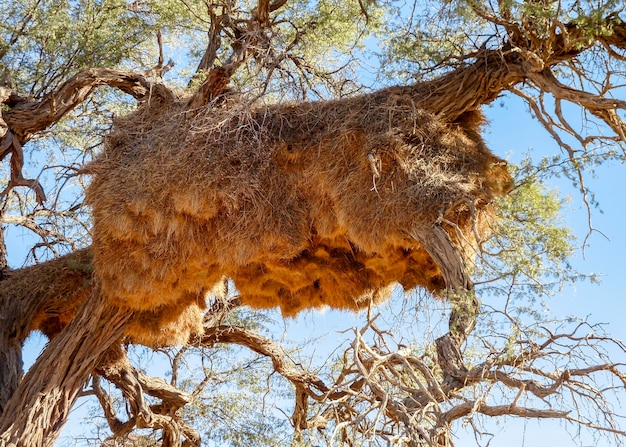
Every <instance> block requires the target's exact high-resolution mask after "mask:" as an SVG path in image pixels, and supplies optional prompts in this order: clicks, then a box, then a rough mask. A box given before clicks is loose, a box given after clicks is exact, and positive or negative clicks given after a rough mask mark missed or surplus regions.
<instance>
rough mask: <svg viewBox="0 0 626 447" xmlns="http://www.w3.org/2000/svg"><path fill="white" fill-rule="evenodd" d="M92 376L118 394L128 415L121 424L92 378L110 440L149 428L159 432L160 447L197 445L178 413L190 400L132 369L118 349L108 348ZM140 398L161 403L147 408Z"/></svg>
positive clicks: (165, 383) (191, 429)
mask: <svg viewBox="0 0 626 447" xmlns="http://www.w3.org/2000/svg"><path fill="white" fill-rule="evenodd" d="M96 372H97V373H98V374H100V375H101V376H102V377H104V378H105V379H107V380H108V381H109V382H111V383H113V384H114V385H115V386H116V387H117V388H118V389H119V390H120V391H121V392H122V394H123V396H124V398H125V400H126V402H127V403H128V406H129V407H130V411H131V414H132V416H131V417H130V418H129V420H128V421H127V422H125V423H122V422H121V421H120V419H119V418H118V417H117V416H116V415H115V410H114V408H113V405H112V404H111V401H110V398H109V397H108V395H106V393H104V391H103V390H102V389H101V387H100V386H99V381H98V380H97V379H96V378H94V382H93V383H94V392H95V394H96V396H97V397H98V400H99V401H100V404H101V406H102V408H103V410H104V413H105V417H106V419H107V422H108V423H109V428H110V429H111V431H112V432H113V436H112V438H113V439H115V438H119V437H123V436H126V435H128V434H130V433H131V432H132V431H133V430H134V429H136V428H152V429H155V430H162V432H163V435H162V445H163V446H167V447H179V446H182V445H185V446H190V447H191V446H199V445H200V436H199V434H198V432H197V431H196V430H194V429H193V428H191V427H190V426H189V425H188V424H186V423H185V422H184V421H183V420H182V418H181V416H180V413H179V412H178V410H180V408H182V407H183V406H185V405H186V404H188V403H189V402H190V401H191V396H189V395H188V394H187V393H184V392H182V391H180V390H178V389H177V388H175V387H173V386H172V385H170V384H168V383H167V382H166V381H165V380H163V379H161V378H157V377H150V376H148V375H146V374H145V373H143V372H141V371H139V370H137V369H136V368H133V367H132V366H131V365H130V362H129V361H128V358H127V357H126V353H125V352H124V351H123V350H122V349H121V347H120V346H119V345H117V344H115V345H113V346H111V348H109V350H108V351H107V353H106V354H105V355H104V356H103V360H102V362H101V364H100V365H98V367H97V368H96ZM144 394H147V395H150V396H152V397H156V398H158V399H160V400H161V402H160V403H157V404H152V405H148V403H147V401H146V399H145V396H144ZM183 439H184V441H183Z"/></svg>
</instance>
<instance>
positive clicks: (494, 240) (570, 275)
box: [476, 158, 584, 305]
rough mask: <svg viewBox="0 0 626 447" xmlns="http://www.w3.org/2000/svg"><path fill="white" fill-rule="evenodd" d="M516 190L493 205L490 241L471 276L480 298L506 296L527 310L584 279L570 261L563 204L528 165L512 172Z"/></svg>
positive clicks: (571, 244) (569, 238) (564, 200)
mask: <svg viewBox="0 0 626 447" xmlns="http://www.w3.org/2000/svg"><path fill="white" fill-rule="evenodd" d="M511 173H512V175H513V177H514V178H515V181H516V187H515V189H514V190H513V191H512V192H511V193H510V194H509V195H507V196H505V197H502V198H501V199H499V200H498V201H497V203H496V208H497V215H498V218H497V220H496V221H495V222H494V224H493V228H492V231H493V235H492V237H491V238H489V239H488V240H487V241H486V243H484V244H483V246H482V251H483V253H482V254H481V256H480V258H479V263H478V265H477V270H476V276H477V282H478V283H480V284H481V288H482V289H483V290H482V291H480V292H479V294H482V293H485V292H486V293H496V294H503V293H504V294H507V295H508V296H510V297H511V298H514V299H515V298H517V299H523V301H524V303H525V305H529V304H530V302H532V301H533V300H534V299H535V298H536V297H540V296H542V295H546V294H551V293H553V292H555V291H558V290H560V289H561V288H562V287H563V286H564V284H565V283H567V282H569V281H575V280H579V279H581V278H583V277H584V275H581V274H580V273H578V272H576V271H575V270H574V269H573V267H572V266H571V264H570V262H569V260H570V257H571V256H572V255H573V253H574V249H575V245H574V244H575V238H574V235H573V233H572V231H571V230H570V229H569V228H568V227H567V226H566V225H565V223H564V222H563V218H562V214H561V213H562V209H563V207H564V206H565V205H566V204H567V198H563V197H562V196H561V193H560V192H559V191H557V190H555V189H549V188H547V187H546V185H545V183H544V182H543V181H542V180H541V179H540V178H538V176H537V175H536V167H534V166H533V165H532V164H531V161H530V159H528V158H527V159H525V160H524V161H523V162H522V164H521V165H520V166H511Z"/></svg>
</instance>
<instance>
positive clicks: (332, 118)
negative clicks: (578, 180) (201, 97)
mask: <svg viewBox="0 0 626 447" xmlns="http://www.w3.org/2000/svg"><path fill="white" fill-rule="evenodd" d="M417 94H419V92H417V90H416V88H414V87H413V88H410V87H397V88H391V89H386V90H383V91H379V92H377V93H374V94H371V95H364V96H358V97H354V98H351V99H347V100H346V99H344V100H338V101H327V102H314V103H299V104H295V105H278V106H270V107H256V108H247V107H245V106H243V105H241V104H238V103H237V102H236V101H235V100H226V101H224V102H222V103H221V104H219V105H214V106H212V107H207V108H203V109H200V110H195V111H193V112H190V111H186V110H185V109H184V105H183V104H184V103H183V102H182V101H180V102H178V101H176V100H174V101H166V100H164V99H159V98H153V99H152V101H151V102H150V103H148V104H145V105H143V106H142V107H141V108H140V109H139V110H138V111H137V112H136V113H134V114H132V115H130V116H128V117H125V118H122V119H119V120H118V121H117V122H116V127H115V131H114V132H113V133H112V134H111V136H110V137H109V138H108V141H107V147H106V150H105V151H104V153H103V154H102V155H101V156H100V157H99V158H98V159H97V160H96V161H95V162H94V163H93V164H92V165H91V167H90V172H92V173H93V180H92V183H91V186H90V188H89V190H88V201H89V203H90V204H91V206H92V207H93V216H94V229H93V250H94V253H93V256H94V264H95V272H96V276H97V278H98V279H99V281H100V282H101V284H102V288H103V291H104V292H105V293H106V294H107V296H108V297H109V298H110V299H111V300H112V302H113V303H115V304H116V305H120V306H125V307H128V308H130V309H133V310H140V311H144V315H149V314H150V312H153V313H154V315H155V318H154V319H149V318H146V319H145V321H143V322H138V323H137V324H135V325H134V326H133V329H132V330H131V335H133V336H134V337H135V338H139V339H141V340H143V341H149V339H150V337H153V335H149V334H154V333H156V332H155V331H157V332H158V328H159V326H160V322H164V323H166V322H169V323H171V322H172V321H177V320H179V319H181V318H183V317H181V315H183V314H184V315H186V317H185V318H187V319H188V320H189V319H190V318H192V319H193V318H196V319H197V320H198V324H199V322H200V318H201V317H200V316H201V308H202V306H203V303H204V296H205V294H206V293H207V291H208V290H209V289H211V287H213V286H214V285H216V284H218V283H219V282H220V281H221V280H222V278H223V277H228V278H231V279H232V280H233V281H234V282H235V285H236V287H237V289H238V291H239V292H240V294H241V299H242V301H243V302H244V303H247V304H249V305H251V306H253V307H280V308H281V310H282V312H283V313H284V314H285V315H294V314H295V313H297V312H298V311H300V310H302V309H306V308H316V307H321V306H325V305H328V306H330V307H333V308H338V309H358V308H362V307H365V306H367V305H369V304H370V303H376V302H379V301H381V300H383V299H385V298H386V297H387V296H388V290H389V289H390V287H391V286H393V285H395V284H400V285H402V286H403V287H404V288H405V289H411V288H414V287H417V286H421V287H425V288H426V289H428V290H429V291H431V292H433V293H435V294H436V293H437V292H439V291H440V290H441V289H443V288H444V287H445V284H444V280H443V278H442V274H441V271H440V266H438V265H437V264H436V262H435V261H433V258H432V257H431V256H430V255H429V251H428V247H424V245H423V241H425V240H428V239H429V235H430V234H431V232H432V228H433V225H436V224H439V223H441V222H442V221H445V222H448V227H449V228H448V230H449V234H450V238H451V239H452V240H453V241H454V242H455V243H456V244H457V245H459V246H464V247H465V248H467V246H468V245H471V244H472V243H475V240H476V232H475V231H473V230H475V229H476V228H478V229H479V230H480V228H482V227H481V222H482V221H483V220H484V218H485V217H486V216H488V215H489V211H490V210H489V203H490V201H491V200H492V199H493V198H494V197H495V196H497V195H501V194H503V193H504V192H505V191H506V189H507V188H508V185H509V183H510V177H509V176H508V173H507V171H506V167H505V164H504V163H503V162H502V160H500V159H499V158H498V157H496V156H495V155H493V154H492V153H491V152H490V151H489V150H488V149H487V148H486V146H485V145H484V143H483V141H482V139H481V137H480V136H479V133H478V126H479V125H480V122H481V120H482V117H481V115H480V112H478V111H476V112H472V113H468V114H466V115H465V116H464V117H463V119H462V120H461V121H460V122H457V123H443V122H441V121H440V120H438V119H437V118H436V117H434V116H433V115H432V114H429V113H427V112H425V111H422V110H419V109H417V108H416V106H415V103H416V101H415V95H417ZM193 309H196V311H193ZM146 312H147V313H146ZM191 314H193V315H195V316H194V317H190V316H189V315H191ZM188 326H189V325H188ZM191 326H193V325H191Z"/></svg>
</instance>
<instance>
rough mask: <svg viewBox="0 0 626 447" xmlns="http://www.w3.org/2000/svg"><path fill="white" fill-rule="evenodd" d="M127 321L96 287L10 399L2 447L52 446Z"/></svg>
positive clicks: (1, 428) (1, 424) (1, 421)
mask: <svg viewBox="0 0 626 447" xmlns="http://www.w3.org/2000/svg"><path fill="white" fill-rule="evenodd" d="M130 318H131V313H130V312H128V311H125V310H123V309H120V308H115V307H112V306H110V305H109V304H108V303H107V301H106V298H105V297H104V296H103V295H102V294H101V293H99V289H98V288H97V287H96V288H94V290H93V292H92V294H91V296H90V297H89V299H88V300H87V301H86V302H85V303H84V305H83V306H82V308H81V309H80V311H79V313H78V315H77V316H76V317H75V318H74V320H72V322H71V323H70V324H69V325H68V326H67V327H66V328H65V329H64V330H63V331H62V332H61V333H60V334H59V335H58V336H57V337H55V338H54V339H53V340H52V341H51V342H50V344H49V346H48V347H47V348H46V350H45V351H44V352H43V354H42V355H41V356H40V357H39V358H38V359H37V362H36V363H35V365H34V366H33V367H32V368H31V369H30V370H29V371H28V373H27V374H26V375H25V376H24V379H23V380H22V381H21V383H20V384H19V386H18V388H17V390H16V391H15V393H13V397H12V399H11V400H9V401H8V403H7V405H6V408H5V409H4V412H3V414H2V417H1V418H0V445H2V446H7V447H8V446H12V447H13V446H16V447H22V446H24V447H26V446H28V447H31V446H32V447H40V446H41V447H43V446H52V445H54V442H55V441H56V439H57V437H58V435H59V433H60V431H61V428H62V427H63V425H64V424H65V422H66V420H67V417H68V415H69V412H70V410H71V408H72V406H73V404H74V402H75V401H76V399H77V397H78V395H79V393H80V391H81V390H82V388H83V385H84V384H85V383H86V381H87V379H88V378H89V375H90V373H91V372H92V371H93V369H94V368H95V367H96V366H97V364H98V362H99V360H100V358H101V356H102V354H103V353H104V352H105V351H106V350H107V349H108V348H109V347H110V346H111V345H112V344H113V343H115V342H116V341H117V340H118V339H119V338H120V337H121V335H122V333H123V332H124V329H125V327H126V326H127V325H128V323H129V321H130Z"/></svg>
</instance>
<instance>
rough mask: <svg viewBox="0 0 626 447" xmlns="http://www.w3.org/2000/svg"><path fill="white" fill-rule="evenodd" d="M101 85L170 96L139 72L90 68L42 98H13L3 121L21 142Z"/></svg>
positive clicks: (137, 93)
mask: <svg viewBox="0 0 626 447" xmlns="http://www.w3.org/2000/svg"><path fill="white" fill-rule="evenodd" d="M101 85H108V86H109V87H114V88H117V89H119V90H121V91H123V92H124V93H127V94H129V95H131V96H132V97H133V98H135V99H137V100H146V99H148V98H149V97H150V95H163V96H169V95H171V93H170V91H169V89H168V88H167V87H165V86H164V85H163V84H159V83H152V82H150V81H148V80H147V79H146V78H145V77H144V76H143V75H141V74H139V73H132V72H126V71H120V70H112V69H108V68H90V69H88V70H85V71H82V72H80V73H78V74H76V75H74V76H72V77H71V78H70V79H68V80H67V81H66V82H65V83H63V84H62V85H61V86H60V87H59V88H58V89H57V90H55V91H54V92H52V93H50V94H48V95H46V96H45V97H44V98H43V99H42V100H41V101H33V100H30V99H28V98H22V97H18V98H17V99H14V100H13V104H12V106H11V108H10V110H8V111H6V112H4V113H3V118H4V121H5V122H6V124H7V126H8V128H9V129H10V130H11V132H12V133H13V135H14V136H15V138H17V140H18V141H19V143H20V144H24V143H25V142H26V141H28V140H30V138H32V136H33V135H34V134H36V133H37V132H40V131H42V130H44V129H46V128H48V127H50V126H51V125H53V124H55V123H57V122H58V121H59V120H60V119H61V118H63V117H64V116H65V115H66V114H67V113H69V112H71V111H72V110H73V109H74V108H75V107H77V106H78V105H80V104H81V103H83V102H84V101H85V100H86V99H87V98H88V97H89V95H91V93H93V91H94V89H95V88H97V87H98V86H101ZM3 144H4V143H3Z"/></svg>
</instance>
